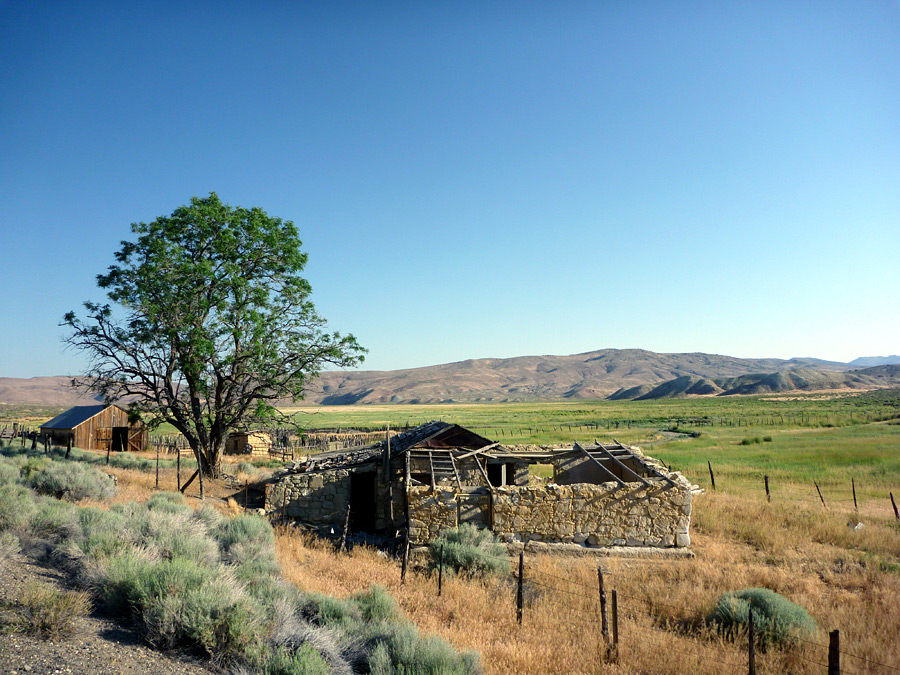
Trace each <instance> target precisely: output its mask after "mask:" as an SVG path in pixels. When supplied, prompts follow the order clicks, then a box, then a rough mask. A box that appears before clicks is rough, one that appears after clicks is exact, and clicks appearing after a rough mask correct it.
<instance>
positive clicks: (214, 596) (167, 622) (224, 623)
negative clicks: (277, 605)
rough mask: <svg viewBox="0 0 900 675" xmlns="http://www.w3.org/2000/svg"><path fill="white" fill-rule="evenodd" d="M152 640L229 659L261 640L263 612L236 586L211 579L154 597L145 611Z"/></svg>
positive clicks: (221, 658)
mask: <svg viewBox="0 0 900 675" xmlns="http://www.w3.org/2000/svg"><path fill="white" fill-rule="evenodd" d="M143 618H144V625H145V626H146V627H147V631H148V638H149V640H150V641H151V642H152V643H154V644H157V645H160V646H162V647H169V648H170V647H176V646H180V645H188V646H196V647H199V648H201V649H203V650H204V651H205V652H206V653H207V654H208V655H210V656H213V657H215V658H217V659H219V660H229V659H232V658H234V657H236V656H237V655H239V654H241V653H242V652H244V651H245V650H246V649H247V648H249V647H250V645H251V644H253V643H254V642H257V641H258V640H259V637H260V636H259V628H260V620H259V612H258V610H257V608H256V607H255V606H254V605H253V603H252V602H251V601H250V600H249V599H248V598H247V597H246V596H245V595H244V594H243V593H242V592H241V591H240V589H239V588H238V587H236V586H235V585H234V584H233V583H228V582H227V581H226V582H225V583H223V582H222V580H221V579H213V578H209V579H207V580H206V581H205V582H204V583H201V584H199V585H196V586H193V585H191V586H188V587H187V588H186V589H184V590H181V591H176V590H174V589H172V588H171V587H170V588H167V589H166V590H165V591H164V592H162V593H159V594H158V595H155V596H154V597H152V598H150V599H149V600H148V601H147V602H146V605H145V606H144V611H143Z"/></svg>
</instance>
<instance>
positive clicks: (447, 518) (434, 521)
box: [409, 485, 459, 544]
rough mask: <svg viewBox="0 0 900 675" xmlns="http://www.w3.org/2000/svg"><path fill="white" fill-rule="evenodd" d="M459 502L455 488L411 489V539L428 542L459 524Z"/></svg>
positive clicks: (420, 487) (419, 542) (423, 487)
mask: <svg viewBox="0 0 900 675" xmlns="http://www.w3.org/2000/svg"><path fill="white" fill-rule="evenodd" d="M458 513H459V502H458V500H457V498H456V492H455V491H453V490H441V489H438V490H436V491H432V490H431V488H430V487H425V486H418V485H417V486H415V487H411V488H410V489H409V540H410V542H411V543H413V544H427V543H429V542H431V541H434V540H435V539H437V538H438V535H440V533H441V532H443V531H444V530H447V529H449V528H452V527H456V525H457V522H458V521H457V517H458Z"/></svg>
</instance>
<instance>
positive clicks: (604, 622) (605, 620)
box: [597, 567, 609, 652]
mask: <svg viewBox="0 0 900 675" xmlns="http://www.w3.org/2000/svg"><path fill="white" fill-rule="evenodd" d="M597 585H598V589H599V591H600V635H601V636H602V637H603V642H605V643H606V651H607V652H609V616H608V615H607V613H606V586H605V585H604V583H603V568H602V567H597Z"/></svg>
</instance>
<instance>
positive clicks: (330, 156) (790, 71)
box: [0, 0, 900, 377]
mask: <svg viewBox="0 0 900 675" xmlns="http://www.w3.org/2000/svg"><path fill="white" fill-rule="evenodd" d="M0 82H2V86H0V129H2V133H0V207H2V208H0V233H2V237H0V246H2V250H3V252H4V255H3V259H4V262H3V264H2V265H0V287H2V291H3V292H2V295H0V316H2V317H3V323H4V329H3V330H2V331H0V376H12V377H31V376H39V375H56V374H72V373H75V372H77V371H78V370H79V369H80V368H81V366H82V362H81V359H80V357H79V356H78V355H77V354H73V353H71V352H64V351H63V349H62V346H61V341H60V337H61V336H62V334H63V332H62V329H61V328H59V327H58V326H57V324H58V323H59V321H60V318H61V317H62V315H63V314H64V313H65V312H66V311H68V310H70V309H79V308H80V307H81V303H82V302H83V301H84V300H88V299H95V300H97V299H102V297H103V296H102V294H101V292H100V291H99V289H97V288H96V286H95V277H96V275H97V274H98V273H100V272H103V271H105V269H106V267H107V266H108V265H110V264H111V263H112V261H113V258H112V256H113V252H114V251H115V250H116V249H117V248H118V246H119V242H120V241H121V240H122V239H124V238H127V237H128V236H129V235H130V231H129V225H130V223H132V222H135V221H147V220H152V219H153V218H155V217H157V216H159V215H164V214H169V213H171V212H172V211H173V210H174V209H175V208H176V207H177V206H179V205H181V204H184V203H186V202H188V201H189V199H190V197H191V196H193V195H206V194H208V193H209V192H210V191H215V192H217V193H218V194H219V196H220V197H221V198H222V199H223V200H224V201H226V202H228V203H230V204H233V205H241V206H248V207H249V206H260V207H262V208H264V209H265V210H266V211H267V212H268V213H269V214H270V215H274V216H279V217H282V218H285V219H289V220H293V221H294V222H295V223H296V224H297V226H298V228H299V229H300V232H301V237H302V238H303V241H304V248H305V250H306V251H307V252H308V253H309V264H308V266H307V268H306V276H307V277H308V278H309V280H310V282H311V283H312V285H313V289H314V290H313V298H314V300H315V302H316V304H317V306H318V308H319V310H320V311H321V313H322V314H323V315H324V316H326V317H327V318H328V319H329V321H330V323H331V325H332V326H333V327H334V328H335V329H337V330H340V331H342V332H352V333H354V334H355V335H356V336H357V337H358V338H359V340H360V342H361V343H362V344H363V345H364V346H366V347H368V348H369V350H370V353H369V356H368V359H367V362H366V364H365V367H366V368H372V369H394V368H404V367H415V366H422V365H430V364H435V363H443V362H448V361H457V360H462V359H467V358H480V357H508V356H518V355H525V354H570V353H577V352H584V351H589V350H593V349H600V348H605V347H616V348H629V347H638V348H644V349H650V350H654V351H661V352H681V351H703V352H712V353H719V354H729V355H733V356H743V357H780V358H790V357H793V356H814V357H819V358H825V359H832V360H839V361H847V360H851V359H853V358H855V357H857V356H863V355H884V354H894V353H900V302H898V298H900V265H898V260H900V86H898V83H900V3H898V2H858V3H847V2H815V3H813V2H735V3H707V2H702V3H691V2H686V3H668V2H666V3H664V2H635V3H630V2H629V3H626V2H605V3H598V2H591V3H588V2H584V3H582V2H571V3H528V2H525V3H521V2H516V3H512V2H496V3H475V2H472V3H467V2H454V3H340V2H329V3H314V2H307V3H298V2H260V3H239V2H227V1H226V2H216V3H212V2H210V3H184V2H178V3H175V2H156V3H121V2H82V3H76V2H64V1H54V2H43V1H41V0H29V1H25V0H0Z"/></svg>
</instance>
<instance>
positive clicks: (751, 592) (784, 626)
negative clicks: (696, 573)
mask: <svg viewBox="0 0 900 675" xmlns="http://www.w3.org/2000/svg"><path fill="white" fill-rule="evenodd" d="M751 608H752V609H753V629H754V630H755V631H756V633H757V634H758V635H759V636H760V640H762V641H772V642H775V643H780V642H784V641H785V640H787V639H789V638H790V637H792V636H795V635H802V636H805V637H809V636H811V635H812V634H813V633H815V632H816V622H815V621H814V620H813V618H812V617H811V616H810V615H809V613H808V612H807V611H806V610H805V609H803V607H801V606H800V605H797V604H794V603H793V602H791V601H790V600H788V599H787V598H785V597H784V596H783V595H779V594H778V593H776V592H774V591H772V590H769V589H768V588H745V589H743V590H740V591H733V592H730V593H724V594H723V595H722V596H721V597H720V598H719V599H718V601H717V602H716V606H715V609H713V612H712V614H710V616H709V617H708V619H707V621H708V623H710V624H712V625H714V626H716V628H718V630H719V631H720V632H721V633H722V634H724V635H726V636H730V637H734V635H735V633H736V631H737V629H738V628H746V627H747V626H749V624H750V610H751Z"/></svg>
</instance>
